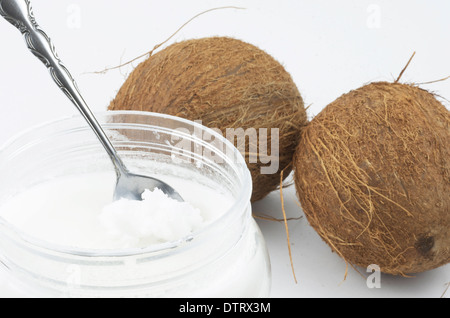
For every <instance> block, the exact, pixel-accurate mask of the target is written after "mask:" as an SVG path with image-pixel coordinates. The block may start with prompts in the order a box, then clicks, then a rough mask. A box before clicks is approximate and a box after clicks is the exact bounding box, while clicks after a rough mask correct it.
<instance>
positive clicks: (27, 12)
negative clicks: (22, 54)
mask: <svg viewBox="0 0 450 318" xmlns="http://www.w3.org/2000/svg"><path fill="white" fill-rule="evenodd" d="M0 15H1V16H2V17H3V18H5V19H6V20H7V21H8V22H10V23H11V24H12V25H14V26H15V27H16V28H17V29H18V30H19V31H20V32H21V33H22V35H23V36H24V38H25V42H26V45H27V46H28V49H29V50H30V51H31V53H33V54H34V55H35V56H36V57H37V58H38V59H39V60H40V61H41V62H42V63H43V64H44V65H45V66H46V67H47V69H48V70H49V72H50V75H51V77H52V78H53V80H54V81H55V83H56V85H58V87H59V88H60V89H61V90H62V91H63V92H64V94H66V96H67V97H68V98H69V99H70V100H71V101H72V103H73V104H74V105H75V106H76V107H77V108H78V110H79V111H80V112H81V114H82V115H83V117H84V118H85V119H86V120H87V122H88V123H89V125H90V126H91V128H92V129H93V130H94V132H95V134H96V135H97V137H98V138H99V140H100V142H101V143H102V145H103V146H104V148H105V150H106V151H107V153H108V155H109V156H110V158H111V160H112V162H113V164H114V166H115V168H116V173H117V175H118V176H119V175H120V174H122V173H123V172H126V171H127V170H126V168H125V166H124V165H123V163H122V161H121V160H120V158H119V157H118V155H117V153H116V150H115V149H114V147H113V145H112V144H111V141H110V140H109V139H108V137H107V136H106V134H105V132H104V131H103V129H102V128H101V126H100V124H99V123H98V122H97V120H96V118H95V116H94V115H93V113H92V112H91V110H90V109H89V107H88V106H87V104H86V102H85V101H84V99H83V97H82V96H81V94H80V92H79V90H78V87H77V85H76V83H75V80H74V79H73V77H72V75H71V74H70V73H69V71H68V69H67V68H66V67H65V66H64V64H63V63H62V62H61V60H60V59H59V57H58V54H57V53H56V50H55V47H54V45H53V44H52V42H51V40H50V38H49V37H48V36H47V34H45V32H44V31H43V30H42V29H41V28H40V27H39V25H38V24H37V22H36V19H35V17H34V14H33V10H32V8H31V3H30V1H29V0H0Z"/></svg>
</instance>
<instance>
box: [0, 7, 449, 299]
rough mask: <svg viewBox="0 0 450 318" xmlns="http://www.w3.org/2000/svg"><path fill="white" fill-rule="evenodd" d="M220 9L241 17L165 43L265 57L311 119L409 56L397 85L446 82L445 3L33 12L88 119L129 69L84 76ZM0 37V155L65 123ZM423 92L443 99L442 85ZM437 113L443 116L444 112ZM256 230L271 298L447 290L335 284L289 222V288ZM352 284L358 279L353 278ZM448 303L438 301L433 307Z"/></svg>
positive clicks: (442, 275) (33, 66)
mask: <svg viewBox="0 0 450 318" xmlns="http://www.w3.org/2000/svg"><path fill="white" fill-rule="evenodd" d="M230 5H233V6H239V7H244V8H246V9H245V10H236V9H226V10H219V11H213V12H210V13H208V14H206V15H202V16H201V17H199V18H197V19H196V20H195V21H193V22H192V23H190V24H189V25H188V26H186V27H185V28H184V29H183V30H181V31H180V32H179V33H178V34H177V35H176V36H175V37H174V38H173V39H172V40H171V41H170V42H169V43H173V42H174V41H181V40H184V39H190V38H199V37H205V36H214V35H218V36H231V37H236V38H239V39H241V40H244V41H246V42H249V43H252V44H254V45H256V46H258V47H260V48H261V49H264V50H265V51H266V52H268V53H269V54H271V55H273V56H274V57H275V58H276V59H277V60H279V61H280V62H281V63H282V64H283V65H284V66H285V67H286V69H287V70H288V71H289V72H290V73H291V75H292V76H293V78H294V81H295V82H296V83H297V85H298V87H299V89H300V92H301V94H302V96H303V98H304V100H305V103H306V104H307V105H310V107H309V109H308V114H309V116H310V117H313V116H314V115H316V114H317V113H318V112H320V110H321V109H322V108H323V107H324V106H326V105H327V104H328V103H330V102H331V101H333V100H334V99H336V98H337V97H339V96H340V95H342V94H343V93H346V92H348V91H349V90H351V89H355V88H358V87H360V86H362V85H363V84H365V83H368V82H371V81H379V80H388V81H392V80H394V79H395V78H396V77H397V76H398V74H399V73H400V71H401V70H402V68H403V67H404V65H405V64H406V62H407V60H408V59H409V57H410V56H411V54H412V53H413V52H414V51H416V52H417V54H416V56H415V58H414V60H413V61H412V63H411V64H410V66H409V68H408V69H407V71H406V72H405V74H404V75H403V77H402V81H403V82H416V83H419V82H426V81H432V80H437V79H441V78H443V77H446V76H449V75H450V60H449V59H448V56H450V44H449V42H448V32H449V30H450V20H449V19H448V13H449V12H450V2H449V1H446V0H434V1H419V0H413V1H412V0H408V1H407V0H396V1H388V0H382V1H381V0H379V1H376V0H371V1H366V0H342V1H332V0H327V1H325V0H319V1H317V0H316V1H293V0H279V1H273V0H228V1H224V0H214V1H211V0H191V1H183V0H176V1H174V0H170V1H156V0H152V1H143V0H141V1H136V0H135V1H123V0H122V1H118V0H96V1H88V0H79V1H75V0H72V1H68V0H58V1H56V0H50V1H33V8H34V12H35V15H36V18H37V21H38V22H39V24H40V25H41V26H42V27H43V29H44V30H46V31H47V33H48V34H49V36H50V37H51V38H52V39H53V41H54V43H55V45H56V47H57V50H58V53H59V56H60V57H61V58H62V60H63V61H64V63H65V64H66V65H67V66H68V68H69V69H70V70H71V72H72V74H73V75H74V77H75V78H76V80H77V83H78V86H79V87H80V89H81V91H82V92H83V94H84V96H85V98H86V100H87V102H88V103H89V104H90V106H91V108H92V109H93V110H94V111H102V110H105V109H106V108H107V106H108V104H109V102H110V100H111V99H112V98H113V97H114V96H115V93H116V92H117V90H118V89H119V88H120V86H121V85H122V83H123V81H124V80H125V78H126V76H127V74H128V72H129V71H130V70H131V68H130V67H124V68H122V69H121V70H120V71H118V70H114V71H110V72H108V73H106V74H104V75H97V74H91V73H90V72H94V71H99V70H103V69H104V68H105V67H111V66H116V65H118V64H120V63H121V62H124V61H128V60H130V59H132V58H134V57H136V56H138V55H140V54H142V53H145V52H147V51H150V50H151V49H152V48H153V47H154V46H155V45H156V44H158V43H160V42H163V41H164V40H165V39H166V38H167V37H168V36H170V35H171V34H172V33H173V32H174V31H175V30H176V29H178V27H179V26H181V25H182V24H183V23H184V22H186V21H187V20H188V19H190V18H191V17H193V16H194V15H196V14H198V13H200V12H202V11H204V10H207V9H211V8H214V7H222V6H230ZM0 36H1V43H2V44H1V50H0V70H1V72H0V109H1V110H2V115H1V116H0V143H3V142H4V141H6V140H7V139H8V138H10V137H12V136H13V135H14V134H16V133H18V132H19V131H21V130H23V129H26V128H29V127H30V126H31V125H34V124H39V123H42V122H43V121H47V120H53V119H57V118H60V117H61V116H66V115H72V114H76V112H77V111H76V109H75V108H74V107H73V106H72V105H71V104H70V103H69V102H68V100H67V99H66V97H65V96H64V95H63V94H62V93H61V92H60V91H59V90H58V89H57V88H56V87H55V85H54V84H53V82H52V81H51V79H50V77H49V75H48V73H47V71H46V70H45V68H44V67H43V66H42V65H41V64H40V62H38V61H37V60H36V58H35V57H34V56H32V55H31V54H30V53H29V51H28V50H27V49H26V47H25V45H24V43H23V39H22V38H21V36H20V34H19V33H18V31H17V30H15V29H14V28H13V27H12V26H11V25H9V24H8V23H6V22H5V21H0ZM135 65H137V63H134V66H135ZM423 87H424V88H426V89H429V90H432V91H434V92H436V93H437V94H438V95H440V96H442V97H445V98H447V99H450V81H445V82H439V83H434V84H430V85H426V86H423ZM444 104H445V105H446V106H447V107H448V105H449V103H448V102H447V101H445V100H444ZM284 199H285V202H286V210H287V212H288V214H289V215H291V216H300V215H302V212H301V210H300V209H299V207H298V206H297V204H296V203H295V202H296V197H295V192H294V188H293V187H291V188H286V189H285V191H284ZM254 210H255V213H258V214H260V213H263V214H269V215H271V216H273V217H277V218H280V217H281V206H280V199H279V193H278V192H274V193H273V194H271V195H270V196H269V197H267V198H266V199H264V200H262V201H261V202H258V203H257V204H255V206H254ZM258 222H259V224H260V226H261V228H262V231H263V233H264V235H265V237H266V241H267V243H268V247H269V251H270V254H271V259H272V268H273V290H272V296H273V297H441V296H442V294H443V293H444V291H445V288H446V285H445V284H446V283H448V282H450V267H449V266H448V265H447V266H445V267H442V268H439V269H437V270H434V271H430V272H427V273H423V274H420V275H417V277H415V278H400V277H391V276H387V275H382V277H381V279H382V280H381V288H380V289H369V288H368V287H367V285H366V279H365V278H364V277H362V276H361V275H359V274H358V273H356V272H355V271H354V270H353V269H351V268H350V269H349V271H348V277H347V279H346V280H345V281H343V279H344V273H345V264H344V262H343V261H342V260H341V259H339V257H338V256H336V254H333V253H331V251H330V249H329V248H328V247H327V246H326V244H325V243H323V242H322V240H321V239H320V238H319V237H318V235H317V234H316V233H315V232H314V231H313V230H312V229H311V228H310V227H309V226H308V224H307V220H306V219H305V218H302V219H300V220H297V221H290V222H289V230H290V234H291V244H292V253H293V262H294V266H295V273H296V275H297V279H298V283H297V284H295V282H294V280H293V276H292V272H291V269H290V263H289V257H288V250H287V245H286V236H285V231H284V226H283V224H282V223H278V222H273V221H262V220H260V221H258ZM361 273H362V274H363V275H367V273H365V270H364V269H362V270H361ZM0 286H1V287H0V289H1V291H0V296H8V295H14V293H13V292H12V291H10V290H9V289H7V287H6V286H5V285H4V284H0ZM448 296H449V292H447V293H446V294H445V295H444V297H448Z"/></svg>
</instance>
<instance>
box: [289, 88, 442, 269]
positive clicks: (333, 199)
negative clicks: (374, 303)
mask: <svg viewBox="0 0 450 318" xmlns="http://www.w3.org/2000/svg"><path fill="white" fill-rule="evenodd" d="M294 167H295V176H294V179H295V184H296V189H297V194H298V197H299V200H300V202H301V205H302V207H303V209H304V212H305V214H306V216H307V219H308V221H309V223H310V224H311V225H312V226H313V227H314V229H315V230H316V231H317V232H318V234H319V235H320V236H321V237H322V238H323V239H324V241H325V242H327V243H328V244H329V245H330V246H331V248H332V250H334V251H335V252H336V253H337V254H339V255H340V256H341V257H343V258H344V259H345V260H346V261H347V262H348V263H350V264H352V265H358V266H363V267H364V268H366V267H367V266H369V265H371V264H376V265H379V266H380V268H381V271H382V272H386V273H390V274H394V275H407V274H412V273H418V272H423V271H426V270H430V269H433V268H436V267H439V266H441V265H444V264H446V263H448V262H449V261H450V195H449V194H450V114H449V111H448V110H447V109H446V108H445V107H444V106H443V105H442V104H441V103H440V102H439V101H438V100H437V99H436V98H435V97H434V96H433V95H432V94H431V93H429V92H427V91H425V90H423V89H420V88H418V87H416V86H412V85H406V84H399V83H384V82H382V83H372V84H369V85H367V86H364V87H362V88H360V89H357V90H354V91H351V92H350V93H348V94H345V95H343V96H341V97H340V98H338V99H337V100H336V101H334V102H333V103H331V104H330V105H328V106H327V107H326V108H325V109H324V110H323V111H322V112H321V113H320V114H319V115H317V116H316V117H315V118H314V119H313V120H312V121H311V122H310V124H309V126H308V127H307V128H305V129H304V131H303V133H302V138H301V140H300V142H299V145H298V149H297V151H296V154H295V159H294Z"/></svg>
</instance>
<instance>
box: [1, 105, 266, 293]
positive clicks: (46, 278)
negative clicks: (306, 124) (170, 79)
mask: <svg viewBox="0 0 450 318" xmlns="http://www.w3.org/2000/svg"><path fill="white" fill-rule="evenodd" d="M97 116H98V120H99V122H100V123H101V124H102V126H103V127H104V129H105V131H107V133H108V135H109V136H110V138H111V140H112V142H113V144H114V145H115V147H116V148H117V150H118V152H119V154H120V156H121V158H123V161H124V163H125V164H126V165H127V167H129V169H130V171H132V172H135V173H140V174H147V175H150V176H155V175H156V176H157V177H158V178H160V179H162V180H163V181H166V180H168V181H166V182H168V183H169V184H171V185H172V186H174V188H176V189H177V191H180V194H181V196H182V197H183V198H184V199H185V200H186V201H188V202H190V203H191V204H192V205H193V206H201V207H202V209H203V210H207V212H208V211H209V212H215V210H216V209H220V208H221V207H220V206H219V205H221V204H220V202H216V203H215V204H210V203H205V202H207V201H208V200H207V199H208V198H207V197H205V196H207V194H205V193H213V192H218V193H222V194H224V195H226V196H227V198H228V201H227V204H226V209H225V211H224V212H223V213H221V214H220V215H218V216H217V217H216V218H215V219H212V220H211V221H210V222H209V223H207V224H206V225H205V226H204V227H202V228H200V229H198V230H196V231H194V232H192V233H190V234H189V235H185V236H183V237H182V238H180V239H177V240H175V241H167V242H160V243H156V244H151V245H148V246H136V247H120V248H110V247H103V246H100V247H99V246H95V244H93V246H89V242H93V241H92V240H89V239H88V240H86V242H87V243H83V244H80V245H79V246H77V244H76V243H73V244H68V243H65V242H66V241H65V236H66V235H67V234H66V233H69V232H70V231H73V230H76V231H79V232H81V233H82V235H84V234H85V236H87V237H89V235H95V233H89V228H90V227H89V225H84V224H82V223H79V222H78V223H77V216H76V215H72V216H70V215H69V216H68V218H71V217H73V220H74V221H73V222H66V223H64V222H63V223H57V222H56V221H55V220H56V219H57V217H58V213H59V212H61V215H68V214H67V213H69V212H68V211H71V210H70V207H68V206H64V204H61V206H60V211H56V212H57V214H55V215H56V217H55V218H51V219H45V220H42V223H41V222H36V224H34V227H33V230H34V231H32V232H33V233H30V231H27V230H25V229H24V228H21V226H18V225H17V224H15V223H14V222H11V221H10V220H9V219H8V217H6V215H8V213H9V215H10V214H11V213H12V212H11V211H8V209H10V207H11V202H16V201H17V200H16V198H17V197H18V196H21V195H22V196H23V195H24V194H27V191H30V189H31V190H32V189H34V188H36V187H39V186H41V185H43V184H44V185H45V184H50V183H52V182H58V180H63V179H65V178H70V177H73V176H80V175H83V176H89V175H90V174H99V173H105V174H108V173H109V174H110V175H111V176H112V177H111V179H110V180H111V182H105V184H104V185H99V186H97V188H98V187H100V188H101V187H103V186H104V187H105V188H104V189H102V191H109V190H111V196H112V191H113V189H114V181H115V179H114V176H115V175H114V170H113V169H114V168H113V167H112V164H111V162H110V159H109V158H108V157H107V155H106V153H105V152H104V150H103V148H102V146H101V145H100V144H99V142H98V140H97V138H96V137H95V135H94V134H93V133H92V131H91V130H90V128H89V127H88V126H87V125H86V123H85V121H84V119H83V118H81V117H78V116H77V117H73V118H67V119H63V120H59V121H55V122H51V123H47V124H44V125H41V126H38V127H34V128H32V129H30V130H28V131H26V132H24V133H23V134H21V135H19V136H17V137H15V138H14V139H12V140H10V141H9V142H8V143H7V144H6V145H5V146H4V147H3V148H1V149H0V178H1V179H2V180H4V181H3V182H1V183H0V262H1V264H0V272H1V273H0V275H1V276H2V278H3V280H4V281H6V282H7V283H8V285H11V286H14V287H15V289H16V290H18V291H19V294H20V295H21V296H24V297H28V296H31V297H34V296H36V297H267V296H268V295H269V292H270V286H271V273H270V261H269V256H268V253H267V249H266V245H265V242H264V238H263V236H262V234H261V232H260V230H259V228H258V226H257V224H256V222H255V221H254V219H253V218H252V215H251V204H250V196H251V191H252V189H251V176H250V173H249V171H248V169H247V166H246V163H245V161H244V159H243V157H242V156H241V155H240V154H239V152H238V151H237V149H236V148H235V147H233V145H232V144H231V143H229V142H228V141H227V140H226V139H225V138H224V137H223V136H221V135H220V134H218V133H217V132H214V131H213V130H211V129H208V128H206V127H204V126H201V125H199V124H197V123H194V122H191V121H187V120H184V119H181V118H177V117H172V116H167V115H163V114H155V113H147V112H131V111H120V112H104V113H101V114H98V115H97ZM165 178H166V179H165ZM6 180H7V181H6ZM183 184H185V185H184V186H183ZM192 185H194V187H195V189H197V186H198V189H205V191H206V190H207V191H209V192H202V191H193V189H192V187H193V186H192ZM89 186H91V188H92V189H91V190H89V191H87V192H89V193H90V194H91V195H92V196H95V193H92V192H95V191H96V188H95V187H94V186H93V185H92V184H91V185H86V187H89ZM78 187H79V188H83V187H81V186H78ZM66 192H67V195H68V196H70V195H72V193H74V195H75V194H76V193H78V192H77V191H74V190H73V189H67V191H66ZM85 192H86V191H85ZM50 195H51V194H50ZM77 195H78V198H77V200H79V202H85V201H89V200H92V198H90V199H89V198H84V197H83V195H85V194H83V191H81V194H80V193H78V194H77ZM111 199H112V197H111ZM14 200H16V201H14ZM54 200H60V201H62V200H61V198H57V197H55V199H54ZM25 201H30V202H24V203H23V204H24V206H22V207H20V208H16V209H12V210H13V214H14V215H13V219H20V218H28V216H29V215H34V217H35V218H39V213H40V212H39V211H38V207H37V206H38V204H34V202H31V201H32V200H31V199H30V200H25ZM210 201H211V200H210ZM21 202H23V200H21ZM15 204H16V203H13V204H12V205H15ZM67 204H68V203H67ZM222 208H223V207H222ZM208 209H209V210H208ZM64 213H65V214H64ZM22 214H23V215H22ZM41 224H44V225H45V227H47V226H48V227H52V226H55V227H60V228H58V229H56V230H57V231H56V232H55V233H58V231H59V233H61V234H60V235H59V236H57V237H53V238H48V237H45V236H43V237H40V236H39V235H37V234H39V233H40V232H50V231H49V230H48V229H47V228H44V226H42V225H41ZM61 224H66V225H65V226H67V227H73V228H72V229H68V228H67V229H64V228H61V227H62V225H61ZM40 227H42V228H40ZM53 230H55V229H53ZM36 233H37V234H36Z"/></svg>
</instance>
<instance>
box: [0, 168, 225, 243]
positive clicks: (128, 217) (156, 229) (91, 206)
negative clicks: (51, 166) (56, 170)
mask: <svg viewBox="0 0 450 318" xmlns="http://www.w3.org/2000/svg"><path fill="white" fill-rule="evenodd" d="M156 177H157V178H162V179H164V180H166V181H165V182H167V183H168V184H170V185H171V186H172V187H174V188H175V189H177V191H178V192H179V193H180V194H181V195H182V197H183V198H184V202H179V201H176V200H174V199H171V198H169V197H168V196H167V195H165V194H164V193H163V192H162V191H161V190H159V189H154V190H152V191H150V190H146V191H145V192H144V193H143V194H142V198H143V200H142V201H137V200H129V199H121V200H118V201H112V196H111V195H112V193H113V191H114V184H115V175H114V173H113V172H96V173H85V174H78V175H71V176H66V177H61V178H56V179H54V180H51V181H49V182H45V183H42V184H39V185H36V186H34V187H32V188H30V189H28V190H26V191H23V192H21V193H19V194H17V195H15V196H14V197H12V198H11V199H10V200H8V201H7V202H6V203H5V204H3V205H2V206H0V216H1V217H3V218H4V219H5V220H6V221H7V222H9V223H10V224H12V225H13V226H15V227H16V228H18V229H20V231H22V232H24V233H27V235H30V236H33V237H34V238H36V239H39V240H42V241H46V242H48V243H54V242H58V244H60V245H64V246H67V247H74V248H85V249H124V248H145V247H148V246H151V245H154V244H159V243H166V242H171V241H176V240H179V239H182V238H183V237H187V236H189V235H192V234H193V233H194V232H196V231H199V230H200V229H201V228H203V227H205V226H207V225H208V224H210V223H211V222H213V221H214V220H216V219H218V218H219V217H220V216H221V215H223V214H224V213H225V212H226V211H227V210H228V209H230V208H231V206H232V203H233V198H232V196H231V195H230V194H229V193H226V192H224V191H219V190H214V189H212V188H210V187H207V186H205V185H202V184H199V183H197V182H195V181H193V180H188V179H183V178H177V177H174V176H167V175H165V176H156Z"/></svg>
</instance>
